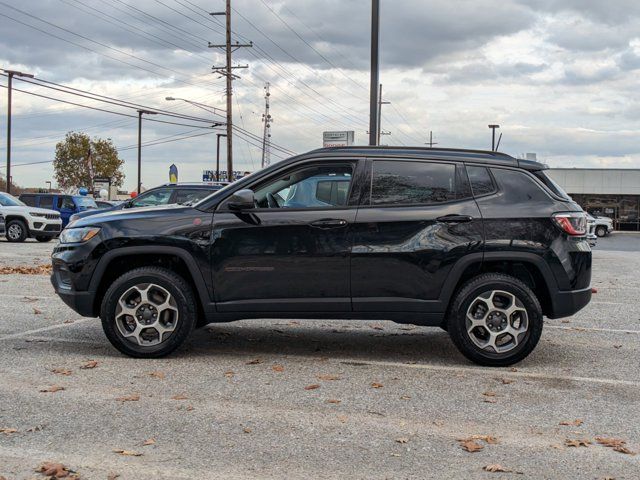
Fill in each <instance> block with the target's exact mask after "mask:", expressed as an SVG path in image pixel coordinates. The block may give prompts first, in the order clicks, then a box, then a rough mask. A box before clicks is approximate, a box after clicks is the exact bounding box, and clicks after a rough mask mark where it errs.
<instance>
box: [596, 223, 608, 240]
mask: <svg viewBox="0 0 640 480" xmlns="http://www.w3.org/2000/svg"><path fill="white" fill-rule="evenodd" d="M606 234H607V227H602V226H600V227H597V228H596V235H597V236H599V237H604V236H605V235H606Z"/></svg>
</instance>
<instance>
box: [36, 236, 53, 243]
mask: <svg viewBox="0 0 640 480" xmlns="http://www.w3.org/2000/svg"><path fill="white" fill-rule="evenodd" d="M36 240H37V241H39V242H42V243H46V242H50V241H51V240H53V237H49V236H45V235H36Z"/></svg>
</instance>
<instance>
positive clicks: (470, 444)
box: [458, 439, 484, 453]
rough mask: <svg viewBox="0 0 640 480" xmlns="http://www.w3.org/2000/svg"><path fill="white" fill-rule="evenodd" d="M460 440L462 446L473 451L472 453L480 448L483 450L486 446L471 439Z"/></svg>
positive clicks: (468, 450)
mask: <svg viewBox="0 0 640 480" xmlns="http://www.w3.org/2000/svg"><path fill="white" fill-rule="evenodd" d="M458 442H460V446H461V447H462V448H463V449H464V450H466V451H467V452H471V453H473V452H479V451H480V450H482V449H483V448H484V447H483V446H482V445H480V444H479V443H478V442H476V441H475V440H471V439H466V440H458Z"/></svg>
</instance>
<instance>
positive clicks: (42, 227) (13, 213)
mask: <svg viewBox="0 0 640 480" xmlns="http://www.w3.org/2000/svg"><path fill="white" fill-rule="evenodd" d="M0 214H1V215H3V216H4V220H5V224H6V225H5V227H6V234H5V236H6V237H7V240H8V241H10V242H24V241H25V239H27V238H28V237H32V238H35V239H36V240H38V241H39V242H48V241H49V240H51V239H52V238H55V237H57V236H58V235H60V230H62V220H61V219H60V214H59V213H58V212H56V211H55V210H47V209H46V208H35V207H29V206H28V205H25V204H24V203H22V202H21V201H20V200H18V199H17V198H16V197H14V196H13V195H9V194H8V193H0Z"/></svg>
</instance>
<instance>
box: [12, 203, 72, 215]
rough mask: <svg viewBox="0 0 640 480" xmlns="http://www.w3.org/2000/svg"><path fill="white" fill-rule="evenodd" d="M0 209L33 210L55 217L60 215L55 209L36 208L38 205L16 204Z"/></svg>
mask: <svg viewBox="0 0 640 480" xmlns="http://www.w3.org/2000/svg"><path fill="white" fill-rule="evenodd" d="M0 210H2V211H5V212H7V211H8V212H12V211H15V212H24V211H27V212H33V213H41V214H43V215H55V216H57V217H59V216H60V212H57V211H56V210H49V209H48V208H38V207H30V206H28V205H20V206H16V207H0Z"/></svg>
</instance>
